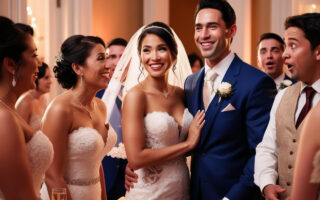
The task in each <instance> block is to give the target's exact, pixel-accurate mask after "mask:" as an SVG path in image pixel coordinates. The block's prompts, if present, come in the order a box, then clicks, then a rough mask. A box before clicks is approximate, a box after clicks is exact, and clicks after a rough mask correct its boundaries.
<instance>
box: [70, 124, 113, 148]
mask: <svg viewBox="0 0 320 200" xmlns="http://www.w3.org/2000/svg"><path fill="white" fill-rule="evenodd" d="M85 129H90V130H92V131H93V132H94V133H96V134H98V135H99V136H100V138H101V140H102V142H103V144H104V147H106V146H107V142H108V135H107V138H106V140H104V139H103V137H102V135H101V134H100V133H99V132H98V131H97V129H95V128H92V127H83V126H80V127H79V128H77V129H74V130H73V131H71V133H70V134H69V136H71V135H72V134H74V133H76V132H80V130H85Z"/></svg>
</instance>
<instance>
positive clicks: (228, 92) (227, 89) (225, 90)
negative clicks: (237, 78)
mask: <svg viewBox="0 0 320 200" xmlns="http://www.w3.org/2000/svg"><path fill="white" fill-rule="evenodd" d="M232 93H233V88H232V85H231V84H230V83H228V82H222V83H221V84H220V85H219V86H218V88H217V91H216V94H217V95H218V96H219V100H218V103H220V101H221V99H225V98H229V97H231V96H232Z"/></svg>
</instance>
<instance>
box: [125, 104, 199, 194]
mask: <svg viewBox="0 0 320 200" xmlns="http://www.w3.org/2000/svg"><path fill="white" fill-rule="evenodd" d="M192 119H193V117H192V115H191V114H190V113H189V111H188V109H185V110H184V114H183V118H182V125H181V126H182V127H181V130H179V126H178V123H177V122H176V121H175V120H174V118H173V117H172V116H170V115H169V114H168V113H166V112H152V113H149V114H147V115H146V116H145V118H144V124H145V133H146V146H147V147H148V148H154V149H156V148H163V147H167V146H171V145H174V144H177V143H179V142H182V141H184V140H185V139H186V137H187V134H188V130H189V126H190V125H191V122H192ZM135 173H137V174H138V182H137V183H134V188H132V189H130V191H129V192H127V193H126V196H125V198H126V200H139V199H141V200H146V199H148V200H152V199H175V200H187V199H189V171H188V167H187V164H186V159H185V157H184V156H181V157H179V158H176V159H174V160H171V161H169V162H166V163H164V164H161V165H156V166H152V167H146V168H142V169H139V170H136V171H135Z"/></svg>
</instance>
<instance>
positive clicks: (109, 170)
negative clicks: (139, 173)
mask: <svg viewBox="0 0 320 200" xmlns="http://www.w3.org/2000/svg"><path fill="white" fill-rule="evenodd" d="M126 45H127V41H126V40H124V39H122V38H115V39H113V40H111V41H110V42H109V43H108V45H107V65H108V73H109V78H110V79H111V78H112V75H113V72H114V70H115V68H116V66H117V64H118V62H119V59H120V57H121V56H122V53H123V51H124V49H125V48H126ZM104 91H105V90H101V91H99V92H98V93H97V95H96V96H97V97H99V98H102V96H103V94H104ZM121 104H122V101H121V100H120V99H119V98H118V97H117V98H116V103H115V106H114V107H113V110H112V111H111V116H110V117H109V119H110V120H109V124H110V126H111V127H112V129H113V130H114V131H115V132H116V134H117V143H116V146H118V144H119V143H120V142H123V141H122V126H121ZM126 165H127V160H125V159H119V158H112V157H110V156H106V157H104V159H103V160H102V166H103V171H104V176H105V180H106V190H107V196H108V200H117V199H118V198H120V197H122V196H124V195H125V187H124V174H125V172H124V171H125V167H126Z"/></svg>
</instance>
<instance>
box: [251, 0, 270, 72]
mask: <svg viewBox="0 0 320 200" xmlns="http://www.w3.org/2000/svg"><path fill="white" fill-rule="evenodd" d="M251 8H252V48H251V49H252V53H251V54H252V57H251V63H250V64H251V65H253V66H257V42H258V41H259V38H260V35H261V34H263V33H266V32H270V30H271V21H270V19H271V17H270V12H271V1H270V0H258V1H257V0H253V1H252V7H251Z"/></svg>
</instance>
